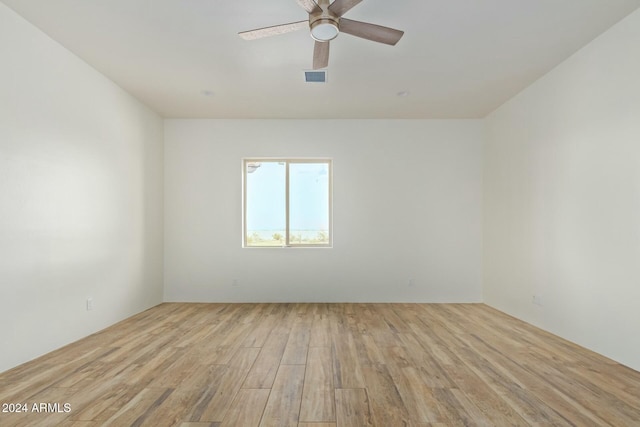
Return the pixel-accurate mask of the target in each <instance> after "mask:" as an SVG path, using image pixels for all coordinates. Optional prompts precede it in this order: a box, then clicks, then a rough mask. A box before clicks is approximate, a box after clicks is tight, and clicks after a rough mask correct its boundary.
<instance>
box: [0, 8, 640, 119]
mask: <svg viewBox="0 0 640 427" xmlns="http://www.w3.org/2000/svg"><path fill="white" fill-rule="evenodd" d="M0 1H2V2H3V3H5V4H6V5H7V6H9V7H11V8H12V9H13V10H15V11H16V12H18V13H19V14H20V15H22V16H23V17H24V18H26V19H27V20H28V21H30V22H31V23H33V24H35V25H36V26H37V27H39V28H40V29H42V30H43V31H44V32H45V33H47V34H49V35H50V36H51V37H52V38H53V39H55V40H57V41H58V42H59V43H61V44H62V45H64V46H65V47H66V48H68V49H69V50H71V51H72V52H74V53H75V54H76V55H78V56H79V57H81V58H83V59H84V60H85V61H86V62H88V63H89V64H91V65H92V66H93V67H95V68H96V69H97V70H99V71H100V72H102V73H103V74H105V75H106V76H108V77H109V78H110V79H112V80H113V81H115V82H116V83H117V84H119V85H120V86H121V87H123V88H124V89H125V90H127V91H128V92H130V93H131V94H133V95H134V96H135V97H136V98H138V99H139V100H141V101H142V102H144V103H145V104H147V105H148V106H149V107H151V108H153V109H154V110H155V111H157V112H158V113H160V114H161V115H162V116H164V117H172V118H178V117H189V118H205V117H206V118H480V117H484V116H485V115H486V114H488V113H489V112H491V111H493V110H494V109H495V108H496V107H498V106H499V105H501V104H502V103H504V102H505V101H506V100H508V99H509V98H511V97H512V96H514V95H515V94H516V93H518V92H519V91H521V90H522V89H524V88H525V87H526V86H528V85H529V84H531V83H532V82H533V81H535V80H536V79H538V78H539V77H540V76H542V75H544V74H545V73H546V72H548V71H549V70H550V69H552V68H553V67H554V66H556V65H557V64H559V63H560V62H561V61H563V60H564V59H566V58H567V57H568V56H570V55H571V54H572V53H574V52H575V51H577V50H578V49H580V48H581V47H582V46H584V45H585V44H587V43H588V42H590V41H591V40H593V39H594V38H595V37H597V36H598V35H599V34H601V33H602V32H604V31H605V30H607V29H608V28H610V27H611V26H612V25H613V24H615V23H616V22H618V21H619V20H621V19H622V18H623V17H625V16H626V15H628V14H630V13H631V12H632V11H634V10H635V9H637V8H638V7H640V0H364V1H362V3H360V4H359V5H357V6H356V7H355V8H353V9H352V10H350V11H349V12H347V14H346V15H345V17H347V18H349V19H354V20H360V21H367V22H372V23H376V24H379V25H384V26H388V27H393V28H397V29H401V30H404V31H405V35H404V37H403V38H402V40H400V42H399V43H398V44H397V45H396V46H395V47H392V46H387V45H383V44H378V43H374V42H371V41H367V40H363V39H359V38H355V37H352V36H350V35H347V34H341V35H340V36H338V38H337V39H335V40H334V41H333V42H331V57H330V61H329V67H328V78H329V82H328V83H326V84H319V83H305V82H304V79H303V70H305V69H309V68H311V60H312V53H313V40H312V39H311V38H310V36H309V34H308V32H307V31H306V30H303V31H299V32H294V33H289V34H284V35H280V36H276V37H271V38H267V39H260V40H254V41H245V40H242V39H241V38H240V37H238V35H237V33H238V32H239V31H244V30H250V29H254V28H259V27H265V26H271V25H276V24H280V23H287V22H293V21H300V20H304V19H306V18H307V14H306V12H305V11H304V10H303V9H302V8H301V7H299V6H298V4H297V3H296V1H295V0H226V1H222V0H0ZM402 91H407V92H409V95H408V96H404V97H402V96H397V94H398V92H402Z"/></svg>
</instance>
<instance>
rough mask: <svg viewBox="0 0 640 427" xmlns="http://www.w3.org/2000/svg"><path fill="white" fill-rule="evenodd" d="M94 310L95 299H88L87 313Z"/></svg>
mask: <svg viewBox="0 0 640 427" xmlns="http://www.w3.org/2000/svg"><path fill="white" fill-rule="evenodd" d="M91 310H93V298H91V297H89V298H87V311H91Z"/></svg>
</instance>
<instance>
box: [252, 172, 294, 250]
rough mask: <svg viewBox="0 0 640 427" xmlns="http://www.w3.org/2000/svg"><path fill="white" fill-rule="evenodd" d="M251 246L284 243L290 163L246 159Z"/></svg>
mask: <svg viewBox="0 0 640 427" xmlns="http://www.w3.org/2000/svg"><path fill="white" fill-rule="evenodd" d="M245 185H246V206H245V215H246V216H245V220H246V226H245V230H246V233H247V235H246V239H247V246H282V245H284V244H285V227H286V212H285V211H286V165H285V164H284V163H283V162H264V161H260V162H246V164H245Z"/></svg>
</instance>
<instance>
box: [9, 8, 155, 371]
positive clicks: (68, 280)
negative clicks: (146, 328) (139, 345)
mask: <svg viewBox="0 0 640 427" xmlns="http://www.w3.org/2000/svg"><path fill="white" fill-rule="evenodd" d="M0 64H1V65H0V325H2V333H0V372H1V371H4V370H6V369H8V368H11V367H12V366H15V365H17V364H20V363H22V362H25V361H27V360H29V359H32V358H34V357H36V356H39V355H41V354H43V353H46V352H48V351H51V350H53V349H55V348H57V347H60V346H62V345H64V344H67V343H69V342H71V341H74V340H76V339H79V338H81V337H84V336H86V335H88V334H90V333H92V332H94V331H97V330H99V329H102V328H104V327H106V326H108V325H111V324H113V323H115V322H116V321H119V320H121V319H123V318H126V317H128V316H130V315H132V314H134V313H137V312H139V311H141V310H144V309H146V308H148V307H151V306H153V305H155V304H157V303H159V302H161V300H162V280H163V278H162V251H163V248H162V244H163V238H162V233H163V230H162V227H163V219H162V206H163V205H162V197H163V196H162V180H163V172H162V170H163V165H162V162H163V151H162V142H163V125H162V119H161V118H160V117H158V116H157V115H156V114H155V113H153V112H151V111H150V110H148V109H147V108H145V107H144V106H142V105H141V104H140V103H139V102H137V101H136V100H135V99H133V98H132V97H131V96H130V95H128V94H126V93H125V92H124V91H123V90H122V89H120V88H119V87H117V86H116V85H114V84H113V83H112V82H110V81H109V80H107V79H106V78H105V77H103V76H102V75H101V74H99V73H97V72H96V71H95V70H93V69H92V68H90V67H89V66H88V65H87V64H85V63H84V62H82V61H81V60H79V59H78V58H77V57H75V56H74V55H72V54H71V53H70V52H68V51H66V50H65V49H64V48H62V47H61V46H60V45H58V44H57V43H56V42H54V41H52V40H51V39H49V38H48V37H47V36H46V35H44V34H43V33H41V32H40V31H39V30H37V29H36V28H34V27H33V26H32V25H30V24H28V23H27V22H26V21H24V20H23V19H22V18H20V17H19V16H18V15H16V14H15V13H14V12H12V11H11V10H9V9H8V8H7V7H6V6H5V5H3V4H2V3H0ZM90 296H91V297H93V298H94V301H95V310H94V311H86V308H85V307H86V306H85V304H86V298H87V297H90Z"/></svg>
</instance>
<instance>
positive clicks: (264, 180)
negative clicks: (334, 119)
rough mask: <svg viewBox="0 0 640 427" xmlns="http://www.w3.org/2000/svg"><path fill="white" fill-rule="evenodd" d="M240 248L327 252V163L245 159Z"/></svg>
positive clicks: (328, 182) (328, 189)
mask: <svg viewBox="0 0 640 427" xmlns="http://www.w3.org/2000/svg"><path fill="white" fill-rule="evenodd" d="M242 167H243V172H242V173H243V193H244V194H243V201H244V202H243V215H244V218H243V219H244V221H243V245H244V247H274V246H293V247H329V246H331V242H332V235H331V186H332V182H331V160H329V159H244V161H243V163H242Z"/></svg>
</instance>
